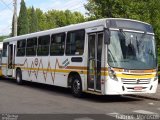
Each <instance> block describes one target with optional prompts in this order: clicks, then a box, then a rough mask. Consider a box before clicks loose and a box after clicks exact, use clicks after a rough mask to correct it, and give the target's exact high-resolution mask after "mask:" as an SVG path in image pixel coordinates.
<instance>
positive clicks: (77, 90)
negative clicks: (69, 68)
mask: <svg viewBox="0 0 160 120" xmlns="http://www.w3.org/2000/svg"><path fill="white" fill-rule="evenodd" d="M71 90H72V94H73V96H75V97H79V98H80V97H82V96H83V94H82V82H81V80H80V78H79V77H77V76H75V77H74V78H73V80H72V84H71Z"/></svg>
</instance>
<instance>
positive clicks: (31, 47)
mask: <svg viewBox="0 0 160 120" xmlns="http://www.w3.org/2000/svg"><path fill="white" fill-rule="evenodd" d="M36 50H37V38H36V37H35V38H29V39H27V47H26V56H34V55H36Z"/></svg>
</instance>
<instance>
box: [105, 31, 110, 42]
mask: <svg viewBox="0 0 160 120" xmlns="http://www.w3.org/2000/svg"><path fill="white" fill-rule="evenodd" d="M104 43H105V44H107V45H109V44H110V31H109V29H105V31H104Z"/></svg>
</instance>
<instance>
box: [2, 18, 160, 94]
mask: <svg viewBox="0 0 160 120" xmlns="http://www.w3.org/2000/svg"><path fill="white" fill-rule="evenodd" d="M2 73H3V75H4V76H5V77H9V78H15V79H16V81H17V83H18V84H22V82H23V81H24V80H25V81H31V82H37V83H43V84H49V85H55V86H61V87H66V88H67V87H68V88H71V90H72V93H73V95H74V96H81V95H82V93H83V92H88V93H93V94H100V95H122V94H137V93H155V92H156V89H157V85H158V77H157V55H156V45H155V38H154V33H153V29H152V26H151V25H150V24H148V23H144V22H141V21H136V20H130V19H118V18H110V19H99V20H95V21H90V22H85V23H80V24H75V25H70V26H65V27H61V28H56V29H51V30H46V31H42V32H36V33H32V34H26V35H22V36H17V37H12V38H8V39H5V40H4V43H3V57H2Z"/></svg>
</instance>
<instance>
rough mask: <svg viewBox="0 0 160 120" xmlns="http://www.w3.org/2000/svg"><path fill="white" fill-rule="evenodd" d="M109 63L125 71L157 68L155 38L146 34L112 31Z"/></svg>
mask: <svg viewBox="0 0 160 120" xmlns="http://www.w3.org/2000/svg"><path fill="white" fill-rule="evenodd" d="M108 62H109V65H110V66H111V67H118V68H124V69H153V68H156V52H155V41H154V36H153V35H147V34H145V33H133V32H123V31H111V42H110V44H109V45H108Z"/></svg>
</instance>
